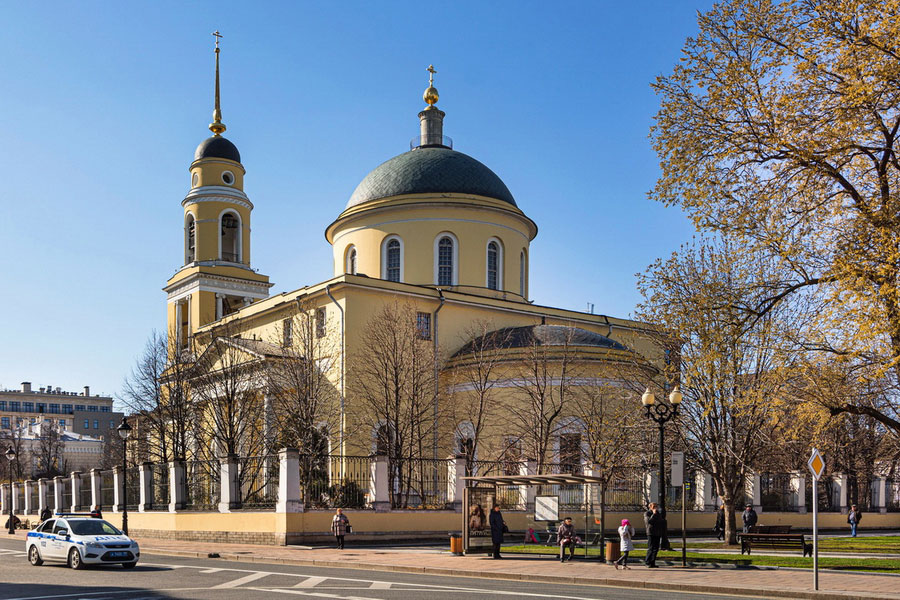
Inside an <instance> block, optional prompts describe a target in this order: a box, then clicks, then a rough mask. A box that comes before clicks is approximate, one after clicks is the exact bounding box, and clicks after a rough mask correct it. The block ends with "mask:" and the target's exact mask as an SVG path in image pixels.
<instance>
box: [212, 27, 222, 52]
mask: <svg viewBox="0 0 900 600" xmlns="http://www.w3.org/2000/svg"><path fill="white" fill-rule="evenodd" d="M210 35H213V36H215V37H216V50H218V49H219V39H221V38H223V37H225V36H223V35H222V34H221V33H219V30H218V29H216V30H215V31H213V32H212V33H211V34H210Z"/></svg>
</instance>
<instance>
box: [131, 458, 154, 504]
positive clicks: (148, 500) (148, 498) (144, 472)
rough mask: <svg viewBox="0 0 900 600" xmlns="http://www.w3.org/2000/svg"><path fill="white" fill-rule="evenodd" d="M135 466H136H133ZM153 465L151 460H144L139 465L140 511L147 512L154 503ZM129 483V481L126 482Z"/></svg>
mask: <svg viewBox="0 0 900 600" xmlns="http://www.w3.org/2000/svg"><path fill="white" fill-rule="evenodd" d="M132 468H134V467H132ZM152 468H153V465H152V464H151V463H149V462H142V463H141V464H140V465H139V466H138V469H139V471H138V472H139V473H140V475H139V478H140V479H139V481H140V483H139V487H138V489H139V491H140V493H139V495H138V512H147V511H148V510H150V506H151V505H152V504H153V471H152V470H151V469H152ZM125 485H126V486H127V485H128V482H127V481H126V482H125Z"/></svg>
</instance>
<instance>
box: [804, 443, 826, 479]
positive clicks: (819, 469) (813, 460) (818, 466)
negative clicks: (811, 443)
mask: <svg viewBox="0 0 900 600" xmlns="http://www.w3.org/2000/svg"><path fill="white" fill-rule="evenodd" d="M807 464H808V465H809V470H810V471H811V472H812V474H813V477H815V478H816V481H818V480H819V479H820V478H821V477H822V473H824V472H825V459H824V458H822V455H821V454H820V453H819V451H818V449H816V448H813V451H812V455H811V456H810V457H809V462H808V463H807Z"/></svg>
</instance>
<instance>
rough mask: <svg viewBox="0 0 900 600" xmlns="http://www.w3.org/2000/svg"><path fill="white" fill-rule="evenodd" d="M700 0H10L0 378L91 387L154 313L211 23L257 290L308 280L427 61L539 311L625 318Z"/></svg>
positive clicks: (663, 248)
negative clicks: (661, 135)
mask: <svg viewBox="0 0 900 600" xmlns="http://www.w3.org/2000/svg"><path fill="white" fill-rule="evenodd" d="M708 5H709V2H708V0H684V1H675V2H673V1H671V0H668V1H653V2H650V1H646V2H611V1H610V2H600V1H595V2H587V1H585V2H523V1H515V2H483V1H478V2H435V3H429V2H402V3H401V2H371V1H366V2H340V3H332V2H322V3H306V2H303V3H301V2H284V3H275V2H269V3H257V2H239V3H238V2H235V3H227V2H202V3H201V2H141V3H137V2H132V3H126V2H47V1H44V2H13V1H9V0H7V1H6V2H3V3H2V12H3V19H2V20H0V60H2V69H0V77H2V85H0V202H2V218H0V273H2V282H3V285H2V289H3V293H2V295H0V297H2V300H0V307H2V310H0V315H2V323H0V332H2V334H0V387H16V386H18V384H19V382H20V381H23V380H30V381H31V382H33V383H34V384H35V385H36V386H44V385H48V384H49V385H53V386H60V387H62V388H63V389H68V390H72V391H77V390H79V389H80V388H81V386H83V385H91V386H92V389H93V390H94V391H95V392H105V393H110V394H114V393H116V392H117V391H118V390H119V389H120V387H121V383H122V380H123V377H124V376H125V374H126V373H127V372H128V370H129V369H130V367H131V365H132V364H133V362H134V358H135V357H136V355H137V354H139V353H140V351H141V349H142V347H143V345H144V343H145V341H146V338H147V336H148V334H149V333H150V331H151V330H152V329H154V328H156V329H159V330H161V331H162V330H164V329H165V294H164V293H163V292H162V291H161V289H160V288H161V287H162V286H163V285H164V283H165V281H166V279H167V278H168V277H170V276H171V275H172V273H174V272H175V270H176V269H177V268H178V267H179V266H180V263H181V259H182V208H181V204H180V203H181V200H182V199H183V198H184V195H185V193H186V192H187V190H188V188H189V179H188V171H187V169H188V166H189V164H190V162H191V160H192V158H193V152H194V148H195V147H196V146H197V144H198V143H199V142H200V141H202V140H203V139H204V138H205V137H207V136H208V135H209V132H208V130H207V129H206V126H207V124H208V123H209V122H210V117H211V111H212V99H213V64H214V63H213V61H214V56H213V53H212V49H213V38H212V37H211V36H210V32H212V31H213V30H215V29H219V30H220V31H221V32H222V33H223V34H224V36H225V37H224V39H223V41H222V55H221V56H222V103H223V104H222V111H223V117H224V118H223V120H224V122H225V123H226V124H227V126H228V132H227V133H226V136H227V137H228V138H229V139H231V140H232V141H233V142H234V143H235V144H236V145H237V146H238V148H239V149H240V152H241V156H242V159H243V163H244V166H245V167H246V168H247V176H246V182H245V189H246V191H247V193H248V194H249V196H250V198H251V199H252V200H253V202H254V204H255V210H254V211H253V254H252V258H253V266H254V267H255V268H258V269H260V271H261V272H263V273H266V274H268V275H269V276H270V278H271V281H272V282H274V284H275V286H274V288H273V290H272V291H273V292H275V293H277V292H280V291H286V290H293V289H296V288H298V287H301V286H303V285H305V284H310V283H316V282H319V281H322V280H324V279H327V278H328V277H329V276H330V275H331V268H332V267H331V251H330V248H329V246H328V244H327V243H326V241H325V239H324V237H323V231H324V228H325V226H326V225H328V224H329V223H330V222H331V221H332V220H333V219H334V218H335V217H336V216H337V215H338V213H340V211H341V210H342V209H343V207H344V205H345V203H346V201H347V199H348V198H349V196H350V194H351V193H352V192H353V190H354V188H355V187H356V185H357V183H359V181H360V180H361V179H362V178H363V177H364V176H365V175H366V173H368V172H369V171H370V170H371V169H373V168H374V167H375V166H377V165H378V164H380V163H381V162H383V161H385V160H387V159H388V158H390V157H392V156H394V155H396V154H399V153H401V152H404V151H405V150H407V149H408V143H409V140H410V138H412V137H413V136H414V135H415V134H416V132H417V130H418V119H417V117H416V114H417V113H418V111H419V110H420V109H421V108H422V107H423V106H424V105H423V103H422V91H423V90H424V88H425V87H426V84H427V73H426V72H425V68H426V67H427V66H428V64H429V63H434V65H435V68H436V69H437V70H438V74H437V76H436V79H435V83H436V87H437V88H438V89H439V90H440V94H441V100H440V103H439V106H440V107H441V109H443V110H444V111H445V112H446V113H447V117H446V120H445V126H444V132H445V133H446V134H447V135H449V136H451V137H452V138H453V139H454V142H455V147H456V149H457V150H460V151H462V152H465V153H467V154H470V155H472V156H474V157H475V158H477V159H479V160H481V161H482V162H484V163H485V164H487V165H488V166H489V167H490V168H491V169H493V170H494V171H495V172H496V173H497V174H498V175H499V176H500V177H501V178H502V179H503V180H504V181H505V182H506V184H507V186H508V187H509V188H510V190H511V191H512V193H513V195H514V196H515V197H516V200H517V202H518V204H519V206H520V207H521V208H522V209H523V210H524V211H525V213H526V214H528V215H529V216H530V217H531V218H532V219H534V221H535V222H537V224H538V226H539V227H540V232H539V234H538V237H537V239H536V240H535V241H534V243H533V245H532V250H531V257H532V261H531V293H532V297H533V299H534V300H535V301H536V302H537V303H540V304H546V305H552V306H560V307H564V308H572V309H578V310H585V307H586V304H587V303H588V302H593V303H594V304H595V307H596V308H595V311H596V312H599V313H605V314H609V315H613V316H618V317H628V316H629V315H630V314H631V313H632V311H633V309H634V306H635V304H636V302H637V301H638V299H639V297H638V294H637V292H636V290H635V278H634V274H635V273H637V272H639V271H643V270H644V269H645V268H646V266H647V265H648V264H649V263H651V262H652V261H653V260H654V259H655V258H656V257H659V256H664V255H667V254H669V253H670V252H671V251H672V250H674V249H675V248H677V246H678V245H679V244H681V243H682V242H684V241H685V240H687V239H689V238H690V236H691V234H692V228H691V226H690V224H689V223H688V222H687V220H686V219H685V218H684V216H683V215H682V214H681V213H680V212H678V211H677V210H675V209H667V208H665V207H663V206H661V205H658V204H655V203H652V202H650V201H649V200H648V199H647V192H648V190H649V189H650V188H651V187H652V185H653V182H654V181H655V179H656V176H657V173H658V162H657V160H656V157H655V155H654V153H653V152H652V150H651V148H650V144H649V140H648V133H649V128H650V125H651V123H652V117H653V115H654V114H655V112H656V110H657V106H658V99H657V98H656V96H655V94H654V93H653V92H652V90H651V89H650V82H651V81H652V80H653V79H654V78H655V77H656V76H657V75H659V74H663V73H668V72H669V71H670V70H671V68H672V66H673V65H674V64H675V63H676V62H677V60H678V58H679V55H680V49H681V46H682V44H683V43H684V40H685V38H686V37H687V36H690V35H692V34H694V32H695V31H696V11H697V10H698V9H699V10H706V9H707V8H708Z"/></svg>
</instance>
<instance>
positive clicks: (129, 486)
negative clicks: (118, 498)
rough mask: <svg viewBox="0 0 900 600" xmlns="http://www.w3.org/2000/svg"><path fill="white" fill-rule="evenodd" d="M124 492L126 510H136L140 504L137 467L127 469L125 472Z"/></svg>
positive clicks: (139, 479) (138, 471)
mask: <svg viewBox="0 0 900 600" xmlns="http://www.w3.org/2000/svg"><path fill="white" fill-rule="evenodd" d="M125 491H126V494H125V496H126V497H125V505H126V506H127V507H128V510H137V508H138V504H140V502H141V472H140V469H139V468H138V467H128V469H127V470H126V471H125Z"/></svg>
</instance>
